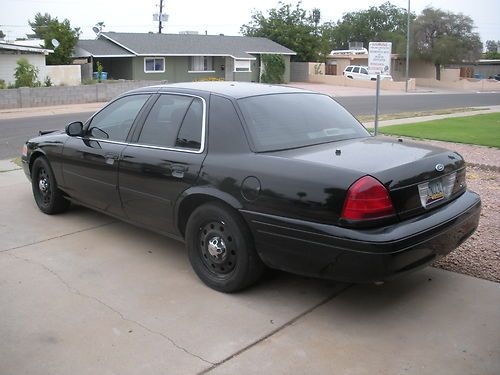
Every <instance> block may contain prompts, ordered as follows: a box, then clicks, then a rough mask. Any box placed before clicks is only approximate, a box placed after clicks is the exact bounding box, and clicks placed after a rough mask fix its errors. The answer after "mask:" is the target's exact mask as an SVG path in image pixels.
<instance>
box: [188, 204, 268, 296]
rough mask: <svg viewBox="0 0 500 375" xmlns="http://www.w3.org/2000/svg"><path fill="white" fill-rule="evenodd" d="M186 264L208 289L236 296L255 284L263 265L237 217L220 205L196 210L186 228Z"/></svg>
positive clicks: (239, 217)
mask: <svg viewBox="0 0 500 375" xmlns="http://www.w3.org/2000/svg"><path fill="white" fill-rule="evenodd" d="M186 247H187V250H188V255H189V260H190V262H191V266H192V267H193V269H194V271H195V272H196V274H197V275H198V277H199V278H200V279H201V280H202V281H203V282H204V283H205V284H207V285H208V286H209V287H211V288H212V289H215V290H218V291H220V292H226V293H231V292H236V291H238V290H241V289H243V288H245V287H247V286H250V285H251V284H254V283H255V282H257V280H258V279H259V278H260V277H261V275H262V273H263V271H264V264H263V263H262V261H261V260H260V258H259V256H258V255H257V252H256V251H255V249H254V246H253V241H252V236H251V234H250V231H249V229H248V227H247V225H246V223H245V222H244V221H243V219H242V218H241V216H239V214H238V213H237V212H235V211H234V210H233V209H232V208H230V207H227V206H225V205H223V204H221V203H207V204H204V205H203V206H200V207H198V208H197V209H196V210H195V211H194V212H193V213H192V214H191V216H190V217H189V220H188V222H187V226H186Z"/></svg>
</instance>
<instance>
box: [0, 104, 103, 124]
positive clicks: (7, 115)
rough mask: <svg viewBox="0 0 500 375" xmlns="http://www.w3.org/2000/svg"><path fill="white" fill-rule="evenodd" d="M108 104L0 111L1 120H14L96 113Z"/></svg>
mask: <svg viewBox="0 0 500 375" xmlns="http://www.w3.org/2000/svg"><path fill="white" fill-rule="evenodd" d="M106 103H107V102H96V103H82V104H65V105H56V106H50V107H30V108H12V109H0V119H2V120H7V119H14V118H23V117H38V116H52V115H62V114H66V113H79V112H96V111H98V110H99V109H101V108H102V107H104V105H105V104H106Z"/></svg>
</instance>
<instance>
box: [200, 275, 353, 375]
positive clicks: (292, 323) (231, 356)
mask: <svg viewBox="0 0 500 375" xmlns="http://www.w3.org/2000/svg"><path fill="white" fill-rule="evenodd" d="M351 286H352V284H348V285H345V286H343V287H342V288H339V289H338V290H335V292H333V293H332V294H331V295H329V296H328V297H326V298H325V299H323V300H322V301H320V302H318V303H317V304H316V305H314V306H312V307H310V308H309V309H307V310H305V311H303V312H302V313H300V314H299V315H297V316H296V317H295V318H293V319H291V320H289V321H288V322H286V323H283V324H282V325H281V326H279V327H277V328H276V329H274V330H273V331H271V332H269V333H268V334H266V335H264V336H262V337H261V338H259V339H257V340H256V341H254V342H252V343H250V344H248V345H247V346H245V347H243V348H241V349H240V350H238V351H237V352H235V353H233V354H231V355H230V356H228V357H226V358H224V359H223V360H222V361H219V362H217V363H214V364H213V365H212V366H211V367H209V368H207V369H205V370H203V371H200V372H199V373H198V375H203V374H207V373H209V372H211V371H213V370H215V369H216V368H217V367H219V366H221V365H223V364H224V363H226V362H228V361H230V360H232V359H234V358H236V357H238V356H239V355H241V354H243V353H244V352H246V351H247V350H250V349H252V348H253V347H254V346H256V345H258V344H260V343H261V342H263V341H265V340H267V339H268V338H269V337H271V336H274V335H275V334H277V333H278V332H280V331H282V330H284V329H285V328H287V327H290V326H292V325H294V324H295V323H296V322H297V321H298V320H299V319H301V318H303V317H304V316H306V315H308V314H310V313H311V312H313V311H314V310H316V309H317V308H318V307H321V306H323V305H324V304H326V303H328V302H330V301H331V300H332V299H334V298H335V297H337V296H338V295H339V294H340V293H342V292H344V291H346V290H347V289H348V288H350V287H351Z"/></svg>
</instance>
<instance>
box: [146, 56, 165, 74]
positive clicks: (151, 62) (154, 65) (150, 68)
mask: <svg viewBox="0 0 500 375" xmlns="http://www.w3.org/2000/svg"><path fill="white" fill-rule="evenodd" d="M144 73H165V58H164V57H145V58H144Z"/></svg>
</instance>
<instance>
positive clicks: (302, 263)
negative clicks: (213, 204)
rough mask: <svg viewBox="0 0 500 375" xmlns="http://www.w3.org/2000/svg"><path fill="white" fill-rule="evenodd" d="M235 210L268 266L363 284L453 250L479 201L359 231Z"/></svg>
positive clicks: (468, 199) (470, 226)
mask: <svg viewBox="0 0 500 375" xmlns="http://www.w3.org/2000/svg"><path fill="white" fill-rule="evenodd" d="M241 212H242V214H243V216H244V217H245V219H246V221H247V223H248V224H249V226H250V229H251V231H252V233H253V236H254V239H255V245H256V248H257V251H258V253H259V255H260V256H261V258H262V260H263V261H264V263H266V264H267V265H268V266H269V267H271V268H277V269H282V270H285V271H289V272H293V273H297V274H302V275H307V276H314V277H321V278H328V279H334V280H339V281H345V282H356V283H366V282H374V281H383V280H387V279H390V278H393V277H395V276H398V275H400V274H403V273H405V272H408V271H412V270H415V269H418V268H420V267H423V266H425V265H427V264H429V263H430V262H432V261H434V260H436V259H438V258H440V257H442V256H444V255H446V254H448V253H449V252H451V251H452V250H454V249H455V248H456V247H458V246H459V245H460V244H461V243H462V242H463V241H465V240H466V239H467V238H468V237H469V236H470V235H471V234H472V233H473V232H474V231H475V229H476V228H477V225H478V223H479V215H480V212H481V200H480V198H479V196H478V195H477V194H476V193H473V192H470V191H467V192H465V193H464V194H462V195H461V196H460V197H458V198H457V199H455V200H454V201H452V202H450V203H448V204H447V205H445V206H442V207H440V208H436V209H434V210H432V211H429V212H427V213H425V214H423V215H420V216H417V217H414V218H410V219H407V220H405V221H402V222H399V223H397V224H393V225H390V226H386V227H382V228H375V229H362V230H359V229H348V228H341V227H337V226H333V225H325V224H319V223H314V222H307V221H301V220H296V219H290V218H284V217H277V216H272V215H266V214H259V213H256V212H250V211H245V210H242V211H241Z"/></svg>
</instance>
